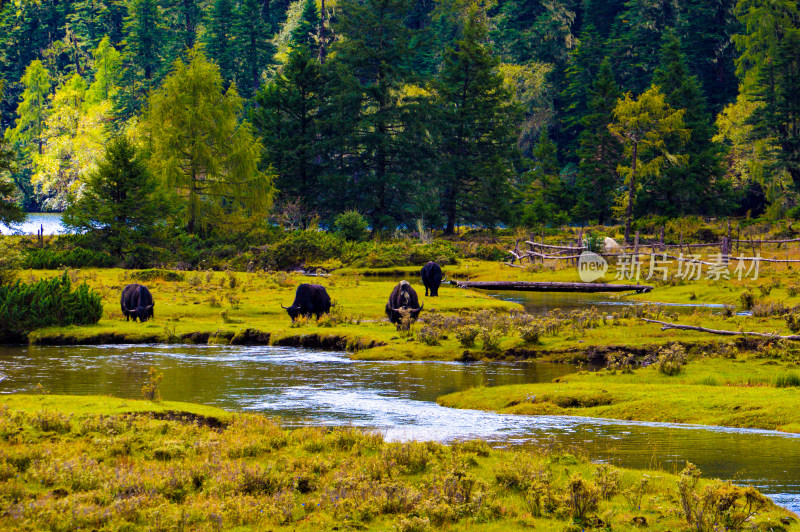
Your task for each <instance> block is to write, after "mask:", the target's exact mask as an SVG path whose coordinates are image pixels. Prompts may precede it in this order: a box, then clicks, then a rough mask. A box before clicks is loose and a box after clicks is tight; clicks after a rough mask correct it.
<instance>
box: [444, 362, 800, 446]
mask: <svg viewBox="0 0 800 532" xmlns="http://www.w3.org/2000/svg"><path fill="white" fill-rule="evenodd" d="M765 352H766V351H762V352H760V353H749V354H741V353H740V354H739V356H738V357H737V358H723V357H703V358H695V359H693V360H691V361H689V362H688V363H687V364H686V365H685V366H684V367H683V369H682V370H681V372H680V373H679V374H678V375H673V376H668V375H665V374H663V373H661V372H660V371H659V369H658V364H652V365H650V366H647V367H642V368H638V369H634V370H632V371H631V372H630V373H627V372H626V373H623V372H621V371H616V370H614V371H609V370H602V371H598V372H587V371H582V372H579V373H576V374H572V375H567V376H565V377H561V378H559V379H558V382H552V383H540V384H524V385H512V386H499V387H494V388H474V389H471V390H466V391H463V392H458V393H454V394H451V395H446V396H444V397H440V398H439V399H438V402H439V403H440V404H442V405H444V406H449V407H455V408H470V409H479V410H493V411H497V412H503V413H508V414H528V415H531V414H532V415H536V414H553V415H579V416H590V417H604V418H614V419H629V420H641V421H662V422H677V423H694V424H703V425H722V426H727V427H743V428H758V429H769V430H780V431H785V432H800V388H798V387H796V386H787V387H778V386H777V385H778V384H780V383H781V380H783V381H789V382H795V380H796V382H798V383H800V364H798V362H797V359H794V360H775V359H771V358H762V356H763V354H764V353H765ZM793 376H794V377H793Z"/></svg>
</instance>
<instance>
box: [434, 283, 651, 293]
mask: <svg viewBox="0 0 800 532" xmlns="http://www.w3.org/2000/svg"><path fill="white" fill-rule="evenodd" d="M450 283H451V284H454V285H456V286H457V287H459V288H480V289H482V290H509V291H515V292H630V291H636V292H639V293H642V292H649V291H650V290H652V289H653V287H652V286H648V285H643V284H606V283H557V282H526V281H450Z"/></svg>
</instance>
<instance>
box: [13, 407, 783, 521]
mask: <svg viewBox="0 0 800 532" xmlns="http://www.w3.org/2000/svg"><path fill="white" fill-rule="evenodd" d="M567 451H568V450H563V449H548V450H544V449H542V450H540V451H527V452H519V453H516V452H508V451H498V450H493V449H490V448H489V447H488V446H487V445H486V444H485V443H483V442H480V441H474V442H463V443H457V444H453V445H450V446H445V445H440V444H436V443H414V442H412V443H390V442H386V441H384V439H383V438H382V437H381V436H380V435H379V434H374V433H364V432H361V431H359V430H356V429H352V428H339V429H323V428H305V429H297V430H287V429H284V428H282V427H281V426H280V425H278V424H276V423H274V422H272V421H270V420H269V419H268V418H265V417H263V416H259V415H249V414H247V415H246V414H229V413H226V412H222V411H219V410H217V409H213V408H208V407H199V406H195V405H187V404H180V403H169V404H167V403H164V404H160V403H153V402H145V401H133V400H120V399H112V398H107V397H50V396H21V395H20V396H10V397H3V398H2V400H1V401H0V501H2V511H0V528H2V529H4V530H54V531H61V530H64V531H67V530H77V529H87V530H128V531H134V530H222V529H224V530H269V529H275V528H287V529H288V528H291V529H292V530H314V531H316V530H341V529H350V530H367V529H369V530H400V531H404V532H412V531H424V530H429V529H445V530H491V531H495V530H496V531H500V530H504V531H505V530H529V529H531V528H535V529H537V530H553V531H556V530H558V531H561V530H570V531H572V530H574V531H576V532H577V531H580V530H585V529H587V528H607V529H614V530H627V529H633V528H640V527H644V526H647V527H648V528H650V529H652V530H676V529H688V528H695V529H700V530H712V529H713V528H714V527H715V526H719V527H722V526H724V527H726V528H727V529H729V530H735V529H744V528H746V529H748V530H749V529H752V530H790V529H797V528H798V527H797V521H796V516H792V515H791V514H790V513H789V512H787V511H785V510H783V509H781V508H778V507H776V506H775V505H774V504H772V503H771V502H770V501H769V500H768V499H766V498H765V497H763V496H762V495H760V494H759V493H758V492H757V491H755V490H754V489H752V488H743V487H736V486H732V485H730V484H727V483H722V482H719V481H707V480H705V479H702V478H700V472H699V471H696V470H694V469H692V467H688V468H687V469H686V470H684V472H683V473H682V475H680V476H678V475H672V474H668V473H664V472H660V471H632V470H620V469H616V468H613V467H608V466H604V465H595V464H592V463H589V462H588V461H587V460H585V459H584V458H582V457H580V456H575V454H570V453H569V452H567ZM689 520H691V521H692V524H691V525H690V523H689Z"/></svg>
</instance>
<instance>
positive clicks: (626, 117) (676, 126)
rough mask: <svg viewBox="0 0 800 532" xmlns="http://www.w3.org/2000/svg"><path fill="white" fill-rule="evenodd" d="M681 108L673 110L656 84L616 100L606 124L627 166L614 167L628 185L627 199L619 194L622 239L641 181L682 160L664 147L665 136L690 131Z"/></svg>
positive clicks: (627, 230) (683, 137) (682, 135)
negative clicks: (612, 114) (609, 119)
mask: <svg viewBox="0 0 800 532" xmlns="http://www.w3.org/2000/svg"><path fill="white" fill-rule="evenodd" d="M683 114H684V111H683V110H674V109H672V108H670V106H669V105H668V104H667V103H666V101H665V98H664V95H663V94H661V93H660V92H659V90H658V87H651V88H650V89H649V90H647V91H646V92H644V93H642V94H640V95H639V96H638V97H637V98H636V99H635V100H634V99H633V98H631V94H630V93H626V94H625V97H624V98H622V99H620V100H618V101H617V105H616V107H615V108H614V122H612V123H611V124H609V125H608V130H609V131H610V132H611V134H612V135H614V136H615V137H617V138H618V139H619V140H620V142H622V144H623V146H624V150H625V152H624V153H625V157H626V158H627V159H628V161H629V165H628V166H624V165H619V166H618V167H617V171H618V172H619V174H620V175H621V176H622V177H623V178H624V184H625V186H626V187H627V188H628V190H627V194H626V195H627V199H625V198H624V197H621V198H619V199H620V201H619V203H620V205H619V207H620V209H619V211H620V212H621V213H624V214H623V215H624V217H625V240H626V241H630V234H631V222H632V221H633V207H634V203H635V202H636V197H637V195H638V193H639V189H641V187H642V181H643V180H645V179H647V178H649V177H657V176H658V175H660V174H661V172H662V170H663V168H664V166H665V165H666V164H667V162H669V163H672V164H682V163H683V161H684V159H685V158H684V157H682V156H680V155H677V154H674V153H670V152H669V151H668V150H667V139H668V138H669V137H671V136H675V137H677V138H679V139H681V140H684V141H685V140H686V139H687V138H688V136H689V131H688V130H686V129H685V128H684V127H683Z"/></svg>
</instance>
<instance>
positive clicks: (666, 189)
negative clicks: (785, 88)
mask: <svg viewBox="0 0 800 532" xmlns="http://www.w3.org/2000/svg"><path fill="white" fill-rule="evenodd" d="M660 55H661V65H660V66H659V68H658V69H657V70H656V72H655V74H654V75H653V85H656V86H658V87H659V88H660V91H661V93H662V94H664V96H665V101H666V102H667V104H668V105H669V106H670V107H672V108H673V109H684V110H685V113H684V117H683V122H684V126H685V127H686V129H688V130H689V132H690V133H689V138H688V141H687V142H686V143H685V146H684V143H682V142H681V141H680V140H677V139H673V140H672V141H670V140H668V141H667V144H668V151H670V152H678V151H680V152H682V153H683V154H684V155H685V156H686V162H685V164H683V165H681V166H680V167H673V168H670V169H668V170H667V171H665V172H664V174H663V175H662V177H661V179H658V180H654V181H653V183H652V186H651V187H649V188H650V190H649V191H648V196H650V197H649V200H645V201H646V202H647V203H649V207H650V208H649V209H647V211H648V212H661V213H663V214H668V215H673V216H674V215H680V214H698V213H710V212H714V211H715V207H716V206H717V205H718V204H719V201H720V200H722V199H723V198H722V197H721V195H720V188H719V186H718V185H719V183H718V180H719V179H720V178H721V176H722V172H723V169H722V153H721V146H720V145H719V144H717V143H715V142H712V141H711V138H712V137H713V136H714V133H715V132H714V129H713V127H712V125H711V119H710V118H711V117H710V116H709V115H708V111H707V107H706V102H705V98H704V97H703V93H702V89H701V87H700V83H699V81H698V79H697V78H696V77H695V76H692V75H690V73H689V69H688V66H687V61H686V58H685V56H684V55H683V52H682V51H681V43H680V41H679V39H678V37H677V36H676V35H675V34H674V33H672V32H670V33H667V35H666V36H665V38H664V45H663V46H662V48H661V54H660Z"/></svg>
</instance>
